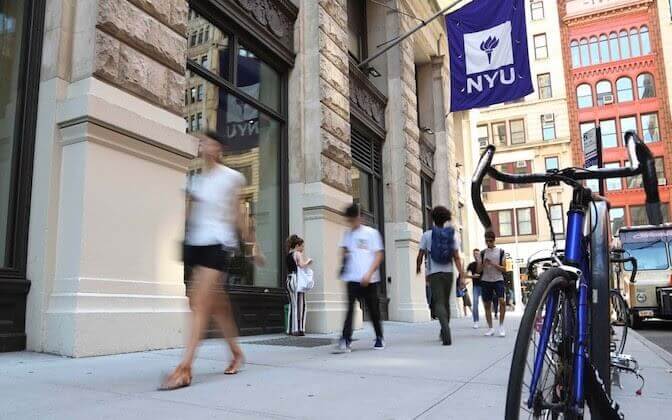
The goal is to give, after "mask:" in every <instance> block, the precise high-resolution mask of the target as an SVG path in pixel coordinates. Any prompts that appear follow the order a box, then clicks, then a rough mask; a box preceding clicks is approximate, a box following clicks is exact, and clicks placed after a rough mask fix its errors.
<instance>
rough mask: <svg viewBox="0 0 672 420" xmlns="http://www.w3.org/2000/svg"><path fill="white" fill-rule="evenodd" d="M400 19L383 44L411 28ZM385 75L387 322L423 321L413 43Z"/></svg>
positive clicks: (394, 57) (396, 52)
mask: <svg viewBox="0 0 672 420" xmlns="http://www.w3.org/2000/svg"><path fill="white" fill-rule="evenodd" d="M399 16H400V15H399V14H389V15H388V18H387V22H386V25H387V35H388V39H391V38H392V37H394V36H396V35H397V34H399V33H405V32H407V31H408V30H410V28H411V27H412V25H411V22H410V21H409V20H407V19H406V18H400V17H399ZM386 60H387V70H388V89H387V91H388V106H387V114H386V121H387V124H386V126H387V138H386V140H385V146H384V148H383V158H384V162H385V165H384V168H383V169H384V176H383V183H384V184H385V186H386V188H385V249H386V260H385V261H386V272H387V274H388V276H389V277H390V278H391V283H390V284H388V295H389V296H388V297H389V298H390V307H389V312H390V319H392V320H396V321H409V322H416V321H426V320H429V311H428V310H427V302H426V297H425V283H424V281H423V280H422V279H420V278H419V277H418V276H416V274H415V259H416V256H417V253H418V244H419V240H420V236H421V234H422V228H421V227H422V212H421V209H420V207H421V203H420V201H421V200H420V159H419V151H420V150H419V148H420V145H419V139H420V133H419V129H418V122H417V111H416V92H415V69H414V56H413V44H412V43H411V42H410V41H404V42H402V43H401V44H399V46H398V47H396V48H393V49H391V50H390V51H388V53H387V55H386Z"/></svg>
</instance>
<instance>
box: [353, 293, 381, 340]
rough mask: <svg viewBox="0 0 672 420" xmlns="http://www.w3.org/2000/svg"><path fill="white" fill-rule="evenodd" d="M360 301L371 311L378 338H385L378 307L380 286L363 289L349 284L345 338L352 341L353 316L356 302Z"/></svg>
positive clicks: (370, 314)
mask: <svg viewBox="0 0 672 420" xmlns="http://www.w3.org/2000/svg"><path fill="white" fill-rule="evenodd" d="M358 299H359V300H360V301H362V302H363V303H364V305H366V309H367V310H368V311H369V316H370V317H371V322H373V328H374V329H375V330H376V337H380V338H382V337H383V325H382V324H381V322H380V306H378V284H377V283H371V284H369V285H368V286H367V287H363V286H362V285H361V284H359V283H355V282H351V281H349V282H348V312H347V315H346V316H345V323H344V324H343V338H345V339H346V340H348V341H351V340H352V314H353V312H354V309H355V301H356V300H358Z"/></svg>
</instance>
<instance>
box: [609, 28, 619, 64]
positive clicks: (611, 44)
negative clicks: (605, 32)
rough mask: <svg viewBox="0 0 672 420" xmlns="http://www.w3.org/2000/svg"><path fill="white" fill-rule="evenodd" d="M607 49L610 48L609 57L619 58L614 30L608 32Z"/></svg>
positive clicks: (615, 59) (616, 36)
mask: <svg viewBox="0 0 672 420" xmlns="http://www.w3.org/2000/svg"><path fill="white" fill-rule="evenodd" d="M609 50H611V59H612V60H614V61H617V60H620V59H621V54H620V52H619V48H618V35H617V34H616V32H612V33H610V34H609Z"/></svg>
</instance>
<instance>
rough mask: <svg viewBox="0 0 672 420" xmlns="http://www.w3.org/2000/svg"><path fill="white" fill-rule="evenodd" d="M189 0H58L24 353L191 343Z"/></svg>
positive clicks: (52, 10)
mask: <svg viewBox="0 0 672 420" xmlns="http://www.w3.org/2000/svg"><path fill="white" fill-rule="evenodd" d="M187 11H188V5H187V1H185V0H164V1H160V2H158V1H149V0H79V1H77V2H75V1H74V0H54V1H49V2H47V20H46V23H47V24H46V33H45V45H44V52H43V64H42V71H41V75H40V77H41V85H40V102H39V110H38V123H37V136H36V151H35V172H34V177H33V191H32V209H31V221H30V237H29V265H28V275H29V278H30V279H31V280H32V282H33V287H32V289H31V292H30V294H29V303H28V310H27V318H28V323H27V324H28V325H27V331H28V349H29V350H35V351H45V352H50V353H57V354H63V355H68V356H90V355H100V354H110V353H121V352H130V351H141V350H148V349H157V348H167V347H175V346H180V345H182V344H183V340H182V334H183V332H184V331H185V326H186V325H185V321H186V314H187V312H188V305H187V301H186V298H185V290H184V282H183V269H182V263H181V262H180V252H179V244H180V241H181V238H182V236H183V226H184V196H183V194H182V192H181V190H182V189H183V188H184V184H185V178H184V177H185V172H186V168H187V163H188V160H189V159H190V158H191V157H192V156H193V154H194V153H195V152H196V147H195V142H194V139H193V138H191V137H190V136H187V135H186V134H184V128H185V125H184V119H183V117H182V115H181V112H182V105H183V104H182V102H183V99H182V98H183V93H184V85H185V78H184V73H185V62H186V39H185V33H186V21H187Z"/></svg>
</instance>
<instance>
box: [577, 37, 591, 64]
mask: <svg viewBox="0 0 672 420" xmlns="http://www.w3.org/2000/svg"><path fill="white" fill-rule="evenodd" d="M579 49H580V51H581V65H582V66H589V65H590V52H588V40H587V39H586V38H583V39H582V40H581V46H580V47H579Z"/></svg>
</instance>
